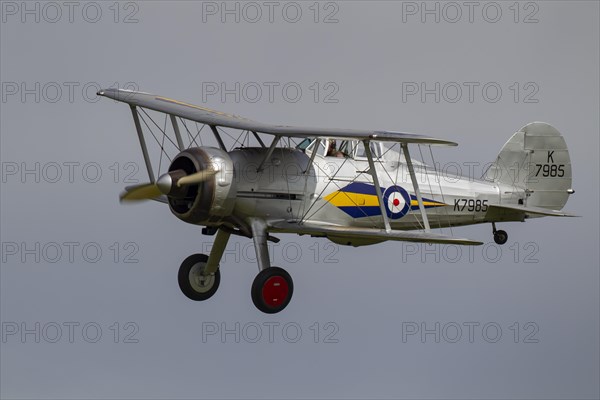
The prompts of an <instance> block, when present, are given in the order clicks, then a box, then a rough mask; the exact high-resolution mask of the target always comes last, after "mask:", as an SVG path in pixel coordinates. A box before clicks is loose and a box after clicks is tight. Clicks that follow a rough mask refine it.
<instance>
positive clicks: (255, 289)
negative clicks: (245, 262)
mask: <svg viewBox="0 0 600 400" xmlns="http://www.w3.org/2000/svg"><path fill="white" fill-rule="evenodd" d="M293 293H294V282H293V281H292V277H291V276H290V274H288V273H287V271H286V270H284V269H283V268H279V267H269V268H267V269H264V270H262V271H260V272H259V273H258V275H256V278H254V282H253V283H252V291H251V294H252V302H253V303H254V305H255V306H256V308H258V309H259V310H260V311H262V312H264V313H266V314H275V313H278V312H280V311H281V310H283V309H284V308H285V307H286V306H287V305H288V304H289V302H290V300H291V299H292V294H293Z"/></svg>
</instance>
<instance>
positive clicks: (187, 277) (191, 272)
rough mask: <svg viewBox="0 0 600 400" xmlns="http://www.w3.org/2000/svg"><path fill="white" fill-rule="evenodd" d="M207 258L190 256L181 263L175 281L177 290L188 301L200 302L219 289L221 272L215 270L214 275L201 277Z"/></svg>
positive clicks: (196, 255) (204, 255) (205, 256)
mask: <svg viewBox="0 0 600 400" xmlns="http://www.w3.org/2000/svg"><path fill="white" fill-rule="evenodd" d="M207 261H208V256H207V255H206V254H192V255H191V256H189V257H188V258H186V259H185V260H183V262H182V263H181V267H179V274H178V275H177V280H178V281H179V288H180V289H181V291H182V292H183V294H185V295H186V296H187V297H188V298H189V299H191V300H195V301H202V300H206V299H208V298H210V297H212V295H213V294H215V293H216V291H217V289H218V288H219V283H220V282H221V272H220V271H219V270H218V269H217V270H216V271H215V273H214V274H210V275H206V276H205V275H203V274H202V272H203V271H204V268H205V267H206V262H207Z"/></svg>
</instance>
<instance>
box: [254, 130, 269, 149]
mask: <svg viewBox="0 0 600 400" xmlns="http://www.w3.org/2000/svg"><path fill="white" fill-rule="evenodd" d="M252 134H253V135H254V137H255V138H256V140H257V141H258V143H259V144H260V147H267V146H265V142H263V141H262V139H261V138H260V136H258V134H257V133H256V131H252Z"/></svg>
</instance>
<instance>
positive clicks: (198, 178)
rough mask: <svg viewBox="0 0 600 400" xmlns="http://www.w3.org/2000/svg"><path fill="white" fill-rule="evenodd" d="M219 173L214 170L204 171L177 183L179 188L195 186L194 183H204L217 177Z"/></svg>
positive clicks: (185, 177)
mask: <svg viewBox="0 0 600 400" xmlns="http://www.w3.org/2000/svg"><path fill="white" fill-rule="evenodd" d="M216 173H217V171H214V170H203V171H199V172H196V173H194V174H191V175H188V176H184V177H183V178H180V179H179V180H178V181H177V186H178V187H181V186H183V185H193V184H194V183H201V182H204V181H206V180H208V179H210V178H212V177H213V176H215V175H216Z"/></svg>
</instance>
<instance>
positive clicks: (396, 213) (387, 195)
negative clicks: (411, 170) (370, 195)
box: [383, 186, 410, 219]
mask: <svg viewBox="0 0 600 400" xmlns="http://www.w3.org/2000/svg"><path fill="white" fill-rule="evenodd" d="M383 204H385V209H386V211H387V215H388V217H389V218H391V219H398V218H402V217H404V216H405V215H406V213H407V212H408V210H410V196H409V195H408V193H407V192H406V190H404V189H403V188H401V187H400V186H390V187H389V188H387V189H386V190H385V192H384V193H383Z"/></svg>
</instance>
